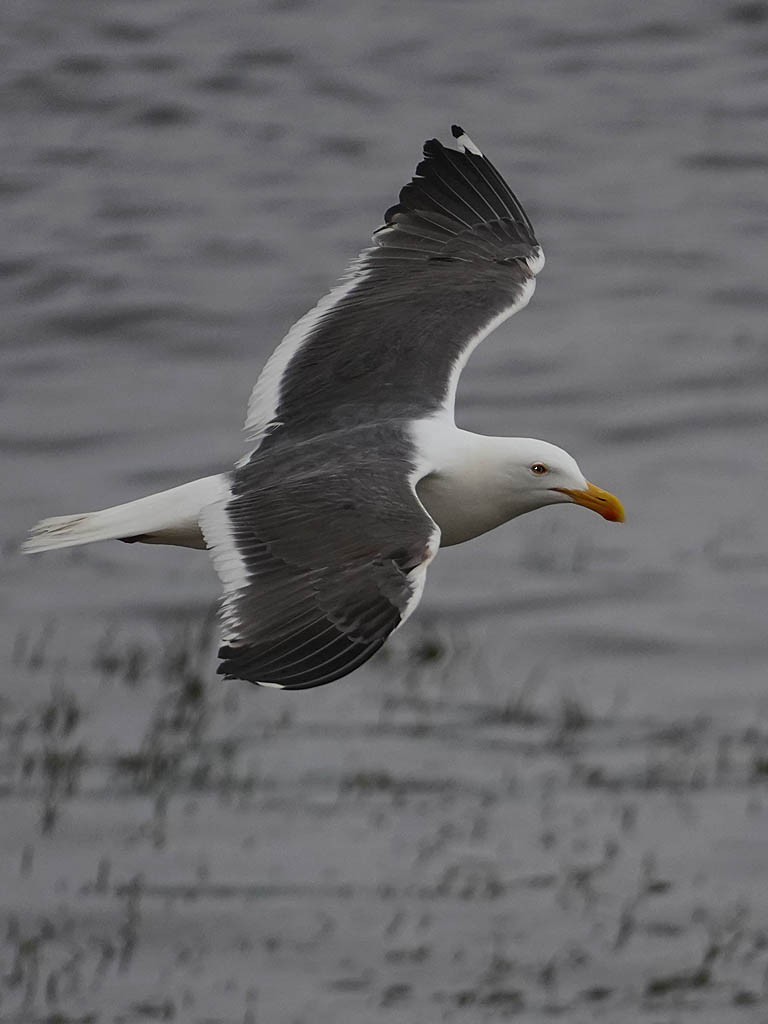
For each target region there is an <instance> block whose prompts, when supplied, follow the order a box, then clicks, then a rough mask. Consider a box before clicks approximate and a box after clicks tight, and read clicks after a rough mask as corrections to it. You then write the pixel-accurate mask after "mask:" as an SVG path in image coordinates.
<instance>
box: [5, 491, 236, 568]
mask: <svg viewBox="0 0 768 1024" xmlns="http://www.w3.org/2000/svg"><path fill="white" fill-rule="evenodd" d="M225 489H226V490H227V491H228V490H229V477H228V476H227V475H226V474H222V475H220V476H207V477H204V478H203V479H202V480H193V481H192V482H191V483H188V484H182V485H181V487H174V488H172V489H171V490H170V491H161V492H160V494H150V495H148V497H146V498H139V499H138V500H137V501H129V502H127V503H126V504H125V505H115V507H114V508H107V509H104V510H103V511H101V512H85V513H81V514H80V515H74V516H54V517H53V518H52V519H43V521H42V522H40V523H38V524H37V526H35V527H33V529H32V530H31V531H30V534H29V537H28V538H27V539H26V540H25V541H24V543H23V544H22V546H21V550H22V551H24V552H25V553H27V554H29V553H31V552H33V551H50V550H52V549H53V548H70V547H75V545H77V544H91V543H92V542H93V541H97V540H114V539H132V538H136V539H137V540H140V541H142V542H144V543H147V544H177V545H180V546H181V547H187V548H204V547H205V546H206V545H205V540H204V539H203V535H202V532H201V530H200V525H199V522H200V513H201V512H202V510H203V509H204V508H205V507H206V506H207V505H210V503H211V502H213V501H216V500H217V499H219V498H221V496H222V493H223V492H224V490H225Z"/></svg>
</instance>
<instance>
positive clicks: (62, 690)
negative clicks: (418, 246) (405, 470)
mask: <svg viewBox="0 0 768 1024" xmlns="http://www.w3.org/2000/svg"><path fill="white" fill-rule="evenodd" d="M0 29H1V30H2V36H1V38H0V68H1V69H2V70H1V71H0V74H1V75H2V89H1V90H0V119H1V121H2V131H1V132H0V152H1V154H2V160H1V161H0V206H1V208H2V214H3V216H2V225H3V227H2V237H3V247H2V252H1V253H0V289H1V294H2V311H3V312H2V326H1V328H0V330H1V332H2V339H1V345H2V348H1V349H0V359H1V360H2V363H1V365H2V376H1V378H0V395H1V396H2V418H1V422H0V453H2V463H3V471H2V493H3V519H2V543H3V552H4V558H3V592H2V620H1V621H0V636H1V637H2V649H3V650H4V651H6V652H7V653H6V657H5V659H4V660H5V662H6V666H7V668H6V672H5V673H4V683H3V689H2V718H1V719H0V744H1V748H0V749H1V751H2V760H1V761H0V766H1V767H0V770H1V771H2V776H3V780H4V781H3V787H2V791H1V793H0V795H1V796H2V800H0V814H2V820H3V823H4V824H3V828H2V830H0V852H1V853H2V860H0V913H1V914H2V915H3V917H4V918H5V920H6V921H7V922H8V923H7V927H6V938H5V939H4V940H0V966H2V974H3V977H4V979H5V980H4V981H3V982H2V984H0V996H1V997H2V998H1V999H0V1020H39V1019H47V1018H46V1014H51V1015H52V1014H54V1013H55V1012H60V1013H64V1012H66V1013H68V1014H70V1015H72V1016H73V1018H74V1015H76V1014H80V1015H81V1016H83V1017H85V1015H86V1014H87V1013H92V1014H94V1017H93V1019H94V1020H99V1021H102V1020H103V1021H107V1020H109V1021H111V1020H117V1019H121V1020H133V1019H137V1020H139V1019H147V1018H150V1017H151V1016H152V1014H155V1016H161V1015H162V1013H166V1016H167V1017H168V1016H169V1015H172V1016H174V1019H178V1020H184V1021H187V1020H190V1021H191V1020H195V1021H197V1020H206V1021H207V1020H214V1019H215V1020H222V1021H224V1020H226V1021H230V1020H232V1021H235V1020H237V1021H241V1020H252V1021H256V1020H258V1021H290V1022H293V1021H303V1020H306V1021H312V1022H313V1024H316V1022H322V1021H340V1020H344V1021H346V1020H350V1021H351V1020H354V1021H356V1022H357V1021H361V1022H362V1021H371V1022H377V1024H378V1022H379V1021H385V1020H386V1021H394V1022H399V1021H403V1022H411V1021H415V1020H420V1021H421V1020H423V1021H429V1020H443V1019H446V1020H453V1019H456V1020H465V1019H466V1020H473V1021H475V1020H497V1019H499V1020H501V1019H506V1017H507V1016H515V1019H522V1020H531V1021H534V1020H548V1019H550V1017H553V1016H558V1015H559V1016H560V1019H562V1015H563V1014H566V1019H568V1020H569V1021H580V1020H585V1021H586V1020H594V1019H605V1020H610V1021H619V1020H625V1019H626V1020H627V1021H630V1020H631V1021H637V1020H648V1021H654V1022H661V1021H664V1022H666V1021H683V1020H688V1019H691V1020H693V1019H695V1020H697V1021H705V1020H707V1021H709V1020H712V1021H723V1020H726V1019H733V1020H745V1019H755V1020H762V1019H768V1018H767V1017H766V1016H765V1013H768V1011H765V1013H764V1012H763V1011H762V1010H761V1008H760V1007H761V1002H762V1000H763V998H764V995H765V991H764V986H765V979H764V972H765V969H766V965H767V961H766V953H765V943H764V942H763V939H762V938H761V936H762V937H764V936H765V935H766V934H768V931H767V930H768V895H767V894H768V810H766V809H764V808H763V800H764V795H765V788H764V784H765V776H766V766H768V760H766V754H767V752H768V721H767V719H766V714H767V712H768V703H767V702H766V657H767V656H768V630H767V629H766V603H767V601H766V599H767V598H768V520H767V519H766V516H765V505H766V496H767V495H766V490H767V485H766V480H767V479H768V473H767V470H768V456H767V455H766V452H767V451H768V446H767V445H766V433H767V432H766V395H767V393H768V389H767V377H766V372H767V371H768V330H767V328H766V317H765V310H766V303H767V300H768V286H767V285H766V270H767V269H768V255H767V254H766V236H767V234H768V221H767V215H768V190H767V189H766V173H767V171H768V149H767V148H766V139H767V137H768V136H767V131H766V130H767V128H768V5H766V4H765V3H762V2H736V0H730V2H724V0H723V2H719V0H718V2H715V0H711V2H694V0H690V2H685V0H675V2H664V3H662V2H656V0H651V2H647V3H643V4H619V3H608V2H599V0H583V2H579V0H577V2H565V0H559V2H557V0H555V2H547V3H541V4H533V3H510V2H491V0H481V2H478V3H473V4H469V3H457V2H447V3H437V2H423V3H418V4H416V3H414V4H408V5H405V4H402V5H396V4H393V3H383V2H381V3H377V2H372V0H363V2H361V3H358V4H355V5H350V4H345V3H341V2H336V0H332V2H327V3H323V4H310V3H306V2H303V0H292V2H288V0H286V2H282V3H260V2H253V0H250V2H247V3H246V2H241V3H237V2H232V3H227V4H211V3H201V2H194V0H187V2H181V0H156V2H153V3H149V2H145V0H139V2H131V3H128V2H123V3H120V2H116V0H107V2H102V3H99V4H98V5H90V4H82V3H77V2H74V0H57V2H56V3H45V2H35V0H24V2H21V0H7V2H6V3H5V4H4V5H3V11H2V14H0ZM453 121H458V122H459V123H460V124H462V125H463V126H464V127H465V128H466V129H467V131H469V133H470V134H471V135H473V136H474V137H475V139H476V141H477V142H478V143H479V144H480V145H481V146H482V148H483V149H484V150H485V151H486V152H487V153H488V154H489V155H490V157H491V159H492V160H493V161H494V162H495V163H496V164H497V166H498V167H499V168H500V169H501V171H502V172H503V173H504V175H505V176H506V177H507V179H508V180H509V181H510V183H511V185H512V187H513V188H514V189H515V190H516V191H517V193H518V194H519V196H520V198H521V199H522V201H523V202H524V204H525V206H526V209H527V210H528V212H529V214H530V216H531V219H532V220H533V222H534V225H535V227H536V229H537V234H538V236H539V238H540V240H541V242H542V244H543V246H544V249H545V252H546V255H547V266H546V269H545V272H544V273H543V274H542V275H541V277H540V279H539V285H538V289H537V293H536V295H535V297H534V300H533V302H532V304H531V305H530V306H529V307H528V309H527V310H525V312H524V313H523V314H522V315H520V316H517V317H515V318H514V319H513V320H511V321H509V322H508V323H507V324H505V325H504V326H503V327H502V328H500V329H499V330H498V331H497V332H496V333H495V334H494V335H493V336H492V337H491V338H490V339H488V340H487V341H486V342H485V344H484V345H483V346H481V348H480V349H479V350H478V351H477V352H476V354H475V355H474V356H473V358H472V360H471V363H470V365H469V367H468V368H467V370H466V371H465V375H464V379H463V382H462V385H461V387H460V390H459V401H458V410H457V415H458V421H459V423H460V425H462V426H464V427H467V428H470V429H475V430H478V431H481V432H485V433H494V434H521V435H528V436H538V437H544V438H546V439H548V440H551V441H554V442H556V443H559V444H561V445H563V446H564V447H566V448H568V450H570V451H571V452H572V453H573V454H574V455H575V456H576V457H577V458H578V459H579V461H580V464H581V465H582V468H583V469H584V470H585V472H586V474H587V475H588V477H589V478H590V479H592V480H594V481H595V482H596V483H598V484H600V485H602V486H605V487H607V488H609V489H610V490H612V491H614V492H616V493H617V494H619V495H620V496H621V498H622V499H623V500H624V502H625V505H626V507H627V511H628V517H629V521H628V523H627V525H626V526H625V527H623V528H619V527H614V526H612V525H609V524H606V523H604V522H603V521H602V520H600V519H598V517H596V516H592V515H589V514H587V513H586V512H583V511H582V510H576V509H570V508H562V507H561V508H553V509H548V510H545V511H542V512H540V513H537V514H535V515H532V516H530V517H527V518H525V519H523V520H520V521H518V522H515V523H512V524H510V525H508V526H506V527H504V528H502V529H500V530H498V531H496V532H494V533H492V534H490V535H488V536H486V537H483V538H481V539H479V540H477V541H475V542H472V543H471V544H467V545H466V546H463V547H460V548H454V549H450V550H448V551H445V552H443V553H442V554H441V555H440V557H439V558H438V559H437V560H436V562H435V563H434V564H433V566H432V568H431V569H430V579H429V582H428V587H427V590H426V593H425V597H424V600H423V602H422V606H421V608H420V610H419V613H418V616H417V617H415V618H414V619H413V620H412V622H411V623H409V626H408V628H407V630H405V631H403V632H402V633H400V634H398V637H397V638H396V639H395V642H394V643H393V647H392V652H391V653H390V654H389V656H388V657H382V658H380V659H379V660H378V661H376V662H374V663H373V664H372V665H370V666H368V667H365V668H363V669H361V670H360V671H358V672H357V673H356V674H355V675H354V676H352V677H350V678H348V679H345V680H342V681H341V682H338V683H336V684H334V685H333V686H332V687H328V688H323V689H321V690H318V691H315V692H312V693H307V694H299V695H298V696H297V695H285V694H274V693H272V692H269V693H267V694H264V693H263V692H259V691H256V690H252V689H251V688H250V687H248V686H246V684H224V683H222V682H221V681H220V680H218V679H217V678H216V677H215V674H214V658H213V648H214V647H215V642H214V640H213V638H209V637H208V635H207V634H205V635H204V636H203V638H202V639H201V640H199V643H198V641H195V640H194V637H195V636H196V635H197V634H196V631H197V630H198V629H202V628H203V626H202V625H201V624H203V623H205V622H206V620H207V616H208V615H209V612H210V609H211V607H212V605H213V603H214V602H215V599H216V597H217V594H218V586H217V581H216V579H215V576H214V573H213V571H212V569H211V567H210V565H209V564H208V560H207V559H206V557H205V556H204V555H201V554H199V553H194V552H186V551H181V550H178V551H177V550H173V549H168V550H164V549H158V548H154V547H153V548H140V547H138V546H134V547H130V548H128V547H124V546H122V545H119V544H110V545H99V546H94V547H91V548H87V549H83V550H80V551H74V552H71V551H70V552H62V553H52V554H50V555H46V556H43V557H39V558H34V559H31V558H22V557H21V556H20V555H18V554H17V548H18V544H19V543H20V541H21V539H22V538H23V536H24V533H25V531H26V529H27V528H28V527H29V526H30V525H31V524H32V523H34V522H35V521H37V520H38V519H40V518H42V517H43V516H46V515H50V514H59V513H65V512H77V511H84V510H88V509H92V508H100V507H105V506H109V505H112V504H115V503H119V502H122V501H125V500H129V499H131V498H134V497H139V496H141V495H143V494H144V493H148V492H150V491H154V490H160V489H163V488H166V487H171V486H173V485H175V484H178V483H182V482H184V481H186V480H188V479H192V478H195V477H198V476H203V475H206V474H208V473H211V472H218V471H220V470H221V469H224V468H227V467H228V466H229V465H230V464H231V463H232V462H233V461H234V460H235V459H236V458H237V457H239V455H240V454H241V439H240V435H239V428H240V426H241V423H242V420H243V418H244V414H245V406H246V402H247V399H248V395H249V392H250V389H251V387H252V385H253V382H254V381H255V378H256V376H257V374H258V371H259V369H260V367H261V365H262V364H263V361H264V360H265V358H266V357H267V356H268V354H269V353H270V351H271V350H272V349H273V347H274V346H275V345H276V343H277V342H278V341H279V339H280V338H281V336H282V335H283V334H284V333H285V332H286V330H287V329H288V327H289V326H290V325H291V323H292V322H293V321H295V320H296V319H297V318H298V316H300V315H301V314H302V313H303V312H304V311H305V310H306V309H307V308H309V307H310V306H311V305H312V304H314V302H315V301H316V299H317V298H318V297H319V295H320V294H322V293H323V292H324V291H326V290H327V289H328V288H329V287H330V286H331V285H332V284H333V283H334V281H335V280H336V278H337V277H338V275H339V274H340V273H341V271H342V269H343V268H344V266H345V265H346V263H347V261H348V260H349V258H350V257H351V256H352V255H354V253H355V252H357V251H358V250H359V249H360V248H361V247H362V246H363V245H364V244H365V243H366V241H367V239H368V237H369V235H370V232H371V231H372V229H373V228H375V227H376V226H377V225H378V224H379V223H380V221H381V218H382V214H383V211H384V210H385V209H386V207H387V206H389V205H390V204H391V203H392V202H393V201H394V198H395V196H396V193H397V190H398V189H399V187H400V186H401V185H402V184H403V183H404V182H405V181H406V180H407V179H408V178H409V177H410V174H411V173H412V171H413V168H414V166H415V162H416V160H417V159H418V156H419V153H420V147H421V144H422V142H423V140H424V139H425V138H428V137H431V136H434V135H439V136H440V137H441V138H442V139H443V140H447V139H448V137H449V132H448V129H449V126H450V124H451V123H452V122H453ZM196 644H197V646H196ZM200 652H202V653H200ZM174 673H175V675H174ZM185 673H186V675H185ZM190 678H193V679H194V681H195V685H197V683H198V682H199V684H200V687H201V688H202V689H201V690H197V689H195V690H194V693H193V696H192V697H190V691H189V686H188V683H189V679H190ZM169 679H170V680H171V684H169V683H168V680H169ZM169 686H170V689H169ZM174 687H176V689H174ZM185 687H186V689H185ZM193 689H194V687H193ZM169 694H170V696H169ZM179 694H181V697H180V696H179ZM169 700H170V701H171V704H172V705H173V709H174V712H173V713H174V714H177V718H176V719H173V721H170V722H169V714H170V713H169V711H168V708H169V703H168V702H169ZM174 702H175V703H174ZM196 702H197V703H196ZM182 705H183V710H184V714H187V712H189V714H187V717H186V718H184V716H183V715H182V718H183V721H181V723H180V722H179V720H178V713H179V707H181V706H182ZM192 705H194V708H193V710H192V711H191V712H190V710H189V709H190V707H192ZM73 708H74V709H75V710H72V709H73ZM68 709H69V710H68ZM201 709H202V710H201ZM190 714H191V718H190V717H189V715H190ZM195 716H197V717H195ZM170 717H171V718H173V715H170ZM156 748H157V749H161V753H162V755H163V756H162V757H160V760H159V761H158V760H157V759H156V758H155V760H154V761H153V760H152V759H153V758H154V756H155V753H156ZM148 751H149V753H148ZM169 751H170V754H169ZM131 758H134V761H133V762H131V761H130V759H131ZM137 758H138V759H139V760H138V761H136V759H137ZM142 758H144V759H145V760H146V763H145V762H144V761H142V760H141V759H142ZM163 758H165V760H163ZM190 758H191V759H192V762H190ZM150 762H151V763H150ZM137 764H138V765H139V766H138V767H137ZM147 764H150V768H152V771H153V772H154V774H152V771H150V773H149V775H148V776H147V775H146V774H144V775H142V774H141V773H142V772H145V770H146V769H147ZM131 765H132V766H133V767H131ZM201 765H202V766H201ZM222 766H224V767H222ZM67 773H69V774H67ZM139 775H140V776H141V778H139ZM59 805H61V806H59ZM53 819H55V820H53ZM657 874H658V875H659V878H657ZM526 879H527V881H526ZM597 879H599V880H600V883H599V884H598V882H597V881H596V880H597ZM649 879H651V881H650V882H649V881H648V880H649ZM132 886H133V888H132ZM635 889H637V892H635ZM649 893H650V894H651V895H652V896H653V897H654V898H655V899H656V900H657V903H655V904H653V906H654V908H656V910H655V912H654V914H650V919H649V920H648V921H642V922H640V923H638V921H637V920H636V919H635V918H636V916H637V915H636V914H635V917H633V914H634V913H635V911H637V909H638V908H639V907H641V906H645V903H644V900H645V898H646V897H647V896H648V894H649ZM648 898H649V899H650V896H648ZM259 900H264V901H265V903H264V905H263V906H262V905H261V904H260V903H259ZM659 907H661V908H662V909H661V910H659V909H658V908H659ZM137 908H139V909H137ZM628 920H631V922H632V924H631V927H630V925H629V924H626V922H627V921H628ZM46 921H47V922H48V925H49V926H50V927H49V928H48V929H47V930H46V927H45V926H44V924H43V923H41V922H46ZM2 928H3V923H2V918H0V930H2ZM729 929H730V930H729ZM630 934H631V936H632V938H631V940H630V938H629V937H628V936H629V935H630ZM735 934H738V936H739V937H740V938H739V943H741V945H738V943H736V947H737V952H733V951H732V955H731V956H730V959H728V957H726V956H725V955H724V954H723V957H721V958H720V959H717V957H716V956H715V955H714V954H711V955H710V957H709V959H707V950H708V949H710V947H712V946H713V945H714V946H717V948H718V950H722V948H731V947H727V942H726V938H727V936H732V935H735ZM713 935H715V936H717V937H718V938H717V939H713V938H712V936H713ZM126 936H127V937H128V938H126ZM723 936H726V938H723ZM129 940H130V941H129ZM735 941H736V940H734V939H732V946H733V943H734V942H735ZM25 943H26V944H25ZM718 943H719V945H718ZM761 943H762V944H761ZM736 947H734V948H736ZM19 950H22V953H20V952H19ZM105 950H107V952H105ZM110 950H111V952H109V951H110ZM30 951H31V952H30ZM120 951H122V952H120ZM719 955H720V954H719V953H718V956H719ZM702 965H703V966H702ZM715 967H716V968H717V969H715ZM729 970H730V972H731V973H730V974H729ZM696 971H699V972H701V971H707V972H708V976H707V978H706V979H705V980H702V978H703V975H702V974H701V973H699V975H696ZM670 977H671V978H672V979H673V981H672V983H670V984H669V985H668V986H667V987H665V984H664V979H665V978H666V979H667V980H669V978H670ZM659 978H661V982H659ZM680 978H682V979H683V980H682V981H680ZM697 978H698V980H697ZM9 979H10V980H9ZM51 979H53V980H51ZM675 979H677V981H675ZM656 982H659V984H658V985H656ZM654 985H656V987H655V988H654ZM590 993H592V995H590ZM121 1014H122V1016H121ZM761 1014H762V1016H761ZM249 1015H250V1017H249ZM751 1015H753V1016H751ZM51 1019H53V1018H52V1017H51ZM77 1019H79V1018H77Z"/></svg>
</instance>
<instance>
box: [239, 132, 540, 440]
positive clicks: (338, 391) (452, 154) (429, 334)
mask: <svg viewBox="0 0 768 1024" xmlns="http://www.w3.org/2000/svg"><path fill="white" fill-rule="evenodd" d="M453 134H454V136H455V137H456V138H457V140H458V145H459V150H453V149H448V148H446V147H445V146H443V145H442V144H441V143H440V142H438V141H437V140H436V139H432V140H431V141H429V142H426V143H425V145H424V159H423V160H422V161H421V163H420V164H419V165H418V167H417V169H416V175H415V177H414V178H413V180H412V181H411V182H410V183H409V184H407V185H406V186H405V187H404V188H403V189H402V191H401V192H400V201H399V202H398V203H397V205H395V206H393V207H392V208H391V209H389V210H387V212H386V214H385V218H384V219H385V224H384V226H383V227H382V228H380V229H379V230H378V231H377V232H376V233H375V235H374V236H373V241H374V243H375V244H374V245H373V246H372V247H371V248H369V249H366V250H365V251H364V252H363V253H362V254H361V255H360V256H359V257H358V259H357V260H356V261H355V262H354V264H353V265H352V267H351V268H350V270H349V272H348V275H347V277H346V279H344V280H343V281H342V283H341V284H340V285H338V287H336V288H335V289H334V290H333V291H332V292H331V293H330V294H329V295H326V296H325V298H323V299H322V300H321V301H320V302H319V303H318V305H317V306H316V307H315V308H314V309H313V310H311V311H310V312H309V313H307V315H306V316H305V317H303V318H302V319H301V320H300V321H299V322H298V323H297V324H296V325H295V326H294V327H293V328H292V329H291V330H290V331H289V333H288V335H287V336H286V337H285V339H284V340H283V341H282V343H281V344H280V346H279V347H278V348H277V349H276V351H275V352H274V354H273V355H272V357H271V358H270V360H269V361H268V363H267V365H266V366H265V368H264V370H263V372H262V375H261V377H260V378H259V380H258V382H257V384H256V387H255V388H254V391H253V394H252V396H251V400H250V403H249V407H248V418H247V420H246V430H247V431H248V433H249V435H250V436H251V437H252V438H254V439H255V440H256V441H257V443H259V444H260V443H263V442H264V439H265V437H269V438H273V437H274V436H275V435H276V434H280V433H290V434H293V435H294V436H298V435H300V434H301V435H305V436H306V435H307V434H312V433H317V432H319V431H324V430H328V429H333V428H339V427H346V426H349V425H354V424H357V423H362V422H372V421H375V420H379V421H380V420H384V419H391V418H396V417H406V418H411V419H413V418H417V417H422V416H427V415H429V414H430V413H432V412H436V411H438V410H439V409H446V408H447V409H449V410H450V411H451V412H452V409H453V401H454V397H455V391H456V386H457V383H458V376H459V373H460V372H461V369H462V367H463V366H464V363H465V362H466V360H467V359H468V358H469V355H470V353H471V352H472V350H473V348H474V347H475V346H476V345H477V344H478V343H479V342H480V341H481V340H482V339H483V338H484V337H485V336H486V335H487V334H488V333H489V332H490V331H491V330H493V329H494V327H496V326H498V324H500V323H501V322H502V321H504V320H506V319H507V317H509V316H511V315H512V314H513V313H514V312H516V311H517V310H518V309H520V308H522V307H523V306H524V305H525V304H526V303H527V302H528V300H529V298H530V297H531V295H532V294H533V289H534V285H535V281H534V275H535V274H536V273H537V271H538V270H539V269H540V268H541V267H542V266H543V263H544V258H543V255H542V252H541V248H540V247H539V245H538V243H537V241H536V238H535V236H534V233H533V228H532V227H531V223H530V221H529V220H528V218H527V216H526V215H525V212H524V211H523V208H522V207H521V205H520V203H519V202H518V200H517V198H516V197H515V195H514V194H513V193H512V192H511V190H510V189H509V187H508V186H507V185H506V183H505V182H504V180H503V179H502V178H501V176H500V175H499V173H498V171H496V169H495V168H494V167H493V165H492V164H491V163H490V161H489V160H488V159H487V158H486V157H485V156H483V154H482V153H481V152H480V150H479V149H478V148H477V147H476V146H475V145H474V144H473V143H472V142H471V140H470V139H469V138H468V136H466V135H465V134H464V133H463V131H462V129H460V128H457V127H456V126H454V128H453Z"/></svg>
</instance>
